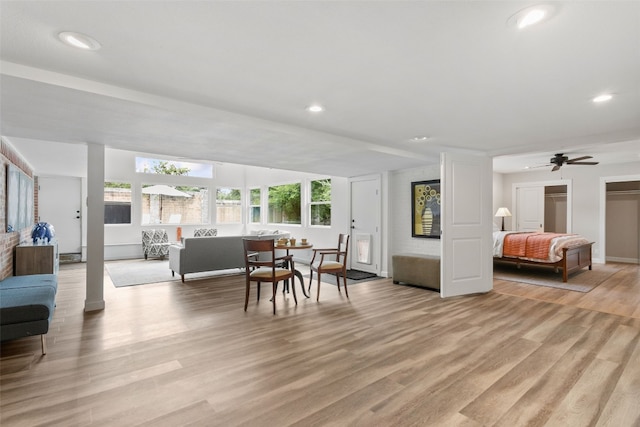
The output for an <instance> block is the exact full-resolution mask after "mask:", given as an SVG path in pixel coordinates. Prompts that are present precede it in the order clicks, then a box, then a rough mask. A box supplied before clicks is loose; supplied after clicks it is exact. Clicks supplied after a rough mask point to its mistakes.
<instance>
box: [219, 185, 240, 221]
mask: <svg viewBox="0 0 640 427" xmlns="http://www.w3.org/2000/svg"><path fill="white" fill-rule="evenodd" d="M241 196H242V194H241V193H240V190H238V189H237V188H218V189H217V190H216V222H217V223H218V224H229V223H238V222H242V197H241Z"/></svg>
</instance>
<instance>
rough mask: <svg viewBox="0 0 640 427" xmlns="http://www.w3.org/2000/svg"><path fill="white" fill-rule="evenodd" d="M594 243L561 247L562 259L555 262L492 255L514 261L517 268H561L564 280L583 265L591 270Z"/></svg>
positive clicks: (501, 259) (502, 259)
mask: <svg viewBox="0 0 640 427" xmlns="http://www.w3.org/2000/svg"><path fill="white" fill-rule="evenodd" d="M594 243H595V242H591V243H585V244H583V245H578V246H572V247H570V248H562V259H561V260H559V261H557V262H543V261H530V260H526V259H520V258H511V257H502V258H498V257H494V260H496V261H507V262H515V263H516V264H517V265H518V268H520V264H533V265H546V266H548V267H554V268H555V269H556V272H558V269H559V268H561V269H562V281H563V282H566V281H567V279H568V278H569V274H570V273H573V272H574V271H577V270H580V269H582V268H584V267H589V270H591V246H592V245H593V244H594Z"/></svg>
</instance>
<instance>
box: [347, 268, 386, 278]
mask: <svg viewBox="0 0 640 427" xmlns="http://www.w3.org/2000/svg"><path fill="white" fill-rule="evenodd" d="M376 277H378V275H377V274H376V273H369V272H366V271H360V270H347V279H351V280H364V279H373V278H376Z"/></svg>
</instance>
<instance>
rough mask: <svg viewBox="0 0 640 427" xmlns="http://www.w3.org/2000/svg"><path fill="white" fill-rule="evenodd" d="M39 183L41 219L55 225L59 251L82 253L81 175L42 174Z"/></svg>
mask: <svg viewBox="0 0 640 427" xmlns="http://www.w3.org/2000/svg"><path fill="white" fill-rule="evenodd" d="M38 186H39V190H38V215H39V219H38V220H39V221H44V222H48V223H50V224H52V225H53V227H54V228H55V231H56V240H57V241H58V251H59V253H61V254H68V253H80V252H81V245H82V241H81V236H82V232H81V229H82V221H81V219H80V207H81V199H82V195H81V194H82V193H81V191H82V183H81V181H80V178H74V177H39V178H38Z"/></svg>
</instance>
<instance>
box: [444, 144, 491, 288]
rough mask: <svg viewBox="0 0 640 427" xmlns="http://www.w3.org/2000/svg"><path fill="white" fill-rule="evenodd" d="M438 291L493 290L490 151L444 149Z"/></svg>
mask: <svg viewBox="0 0 640 427" xmlns="http://www.w3.org/2000/svg"><path fill="white" fill-rule="evenodd" d="M441 168H442V171H441V177H442V178H441V180H442V181H441V186H442V194H443V197H442V204H441V209H442V212H441V221H442V224H443V229H442V256H441V260H440V268H441V271H440V295H441V296H442V297H451V296H456V295H466V294H474V293H481V292H489V291H490V290H491V289H493V254H492V245H493V241H492V228H493V226H492V224H493V222H492V221H493V212H492V211H491V210H492V206H491V205H492V192H493V185H492V172H491V168H492V162H491V158H489V157H486V156H476V155H469V154H461V153H442V154H441Z"/></svg>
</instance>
